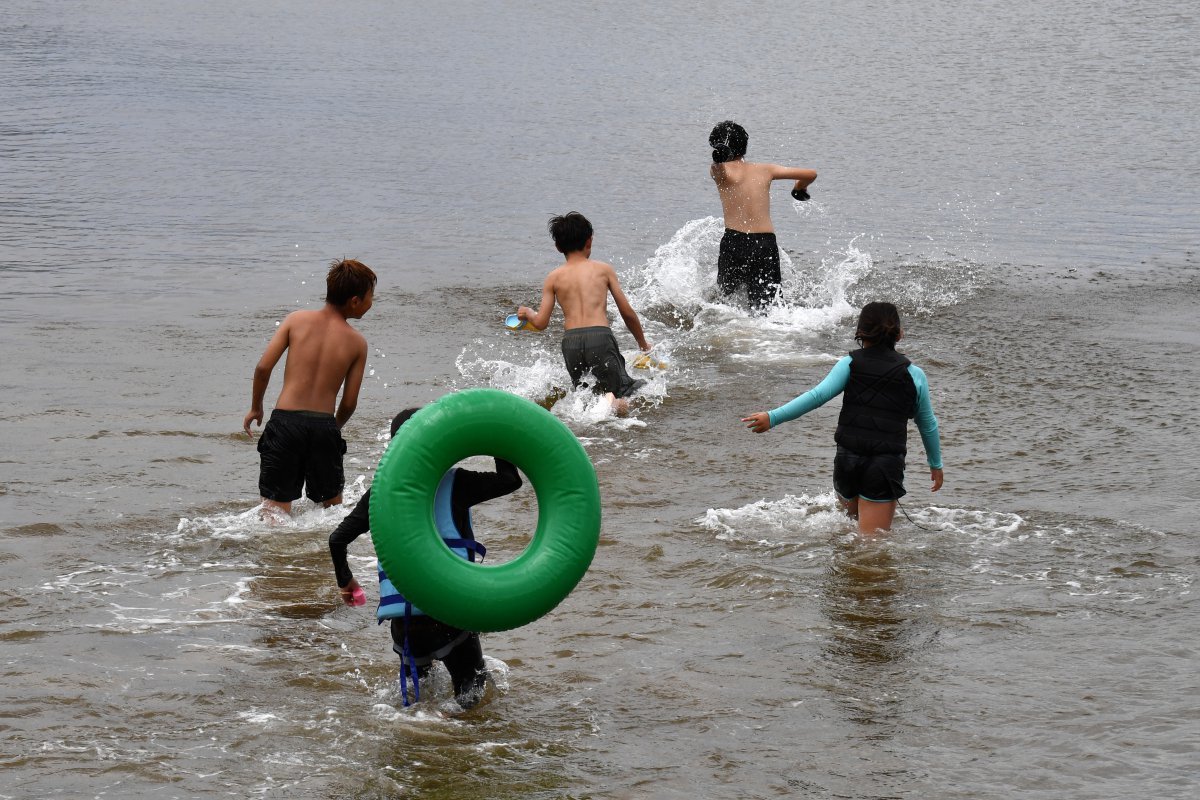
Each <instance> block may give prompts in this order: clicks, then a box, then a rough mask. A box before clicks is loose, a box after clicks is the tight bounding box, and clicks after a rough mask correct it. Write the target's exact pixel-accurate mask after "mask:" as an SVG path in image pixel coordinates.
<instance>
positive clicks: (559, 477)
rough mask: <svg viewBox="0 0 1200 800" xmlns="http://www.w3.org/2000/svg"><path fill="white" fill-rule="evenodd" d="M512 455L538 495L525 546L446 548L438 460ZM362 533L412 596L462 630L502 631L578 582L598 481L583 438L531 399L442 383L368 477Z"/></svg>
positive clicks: (589, 550) (590, 550) (596, 528)
mask: <svg viewBox="0 0 1200 800" xmlns="http://www.w3.org/2000/svg"><path fill="white" fill-rule="evenodd" d="M477 455H484V456H494V457H496V458H503V459H505V460H507V461H511V462H512V463H514V464H516V465H517V467H518V469H520V470H521V471H522V472H523V473H525V476H526V477H527V478H528V479H529V482H530V483H531V484H533V488H534V492H535V493H536V495H537V504H538V522H537V530H536V531H534V534H533V539H532V541H531V542H530V543H529V546H528V547H526V548H525V551H524V552H523V553H521V554H520V555H519V556H517V557H516V558H514V559H513V560H512V561H509V562H507V563H505V564H498V565H496V566H491V565H488V564H478V563H471V562H469V561H467V560H465V559H463V558H460V557H459V556H457V555H455V554H454V553H453V552H451V550H450V548H448V547H447V546H446V544H445V542H444V541H443V540H442V537H441V536H440V535H439V534H438V531H437V527H436V525H435V524H434V510H433V500H434V493H435V492H436V491H437V486H438V482H439V481H440V480H441V478H442V475H444V474H445V473H446V470H448V469H450V468H451V467H453V466H454V465H455V464H457V463H458V462H459V461H461V460H463V459H464V458H469V457H470V456H477ZM371 538H372V540H374V542H375V552H376V554H377V555H378V556H379V561H380V563H381V564H382V565H383V569H384V571H385V572H387V574H388V577H389V578H391V580H392V583H393V584H395V586H396V589H397V590H399V591H400V592H401V593H402V594H403V595H404V596H405V597H406V598H407V599H408V600H409V601H410V602H412V604H413V605H415V606H417V607H418V608H420V609H421V610H422V611H424V612H426V613H427V614H429V615H430V616H431V617H433V618H434V619H437V620H440V621H442V622H445V623H447V624H449V625H453V626H455V627H458V628H463V629H464V630H469V631H503V630H508V629H510V628H517V627H520V626H522V625H526V624H528V623H530V622H533V621H534V620H535V619H537V618H538V617H541V616H542V615H544V614H546V613H547V612H549V611H550V610H551V609H553V608H554V607H555V606H556V605H558V604H559V603H560V602H561V601H562V600H563V598H565V597H566V596H567V595H568V594H570V593H571V590H572V589H574V588H575V585H576V584H578V583H579V581H580V579H581V578H582V577H583V575H584V573H586V572H587V569H588V566H589V565H590V564H591V563H592V557H593V556H594V555H595V554H596V545H597V543H598V542H599V539H600V487H599V484H598V483H597V481H596V470H595V468H593V467H592V462H591V459H589V458H588V455H587V452H586V451H585V450H584V449H583V445H581V444H580V443H579V440H578V439H576V438H575V434H573V433H571V431H570V429H569V428H567V426H566V425H564V424H563V423H562V422H561V421H559V419H558V418H557V417H555V416H554V415H553V414H551V413H550V412H549V411H547V410H546V409H544V408H542V407H541V406H538V405H536V404H535V403H531V402H530V401H528V400H525V399H523V398H520V397H517V396H516V395H512V394H509V393H508V392H502V391H500V390H498V389H466V390H464V391H461V392H456V393H454V394H449V395H446V396H445V397H442V398H440V399H438V400H437V401H436V402H434V403H431V404H429V405H427V406H425V407H424V408H422V409H421V410H420V411H418V412H417V413H416V414H414V415H413V416H412V417H410V418H409V420H408V421H407V422H405V423H404V425H403V426H402V427H401V428H400V430H399V431H397V432H396V437H395V438H394V439H393V440H392V442H391V444H390V445H389V446H388V448H387V451H386V452H385V453H384V454H383V459H382V460H381V461H380V462H379V468H378V469H377V470H376V472H375V481H374V483H373V484H372V485H371Z"/></svg>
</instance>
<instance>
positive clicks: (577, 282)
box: [517, 211, 650, 413]
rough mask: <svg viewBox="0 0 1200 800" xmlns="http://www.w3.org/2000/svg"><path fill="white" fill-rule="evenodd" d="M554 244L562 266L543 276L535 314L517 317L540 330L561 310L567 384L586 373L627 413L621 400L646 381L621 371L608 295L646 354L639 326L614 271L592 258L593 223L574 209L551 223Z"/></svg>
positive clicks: (622, 365) (527, 310) (647, 347)
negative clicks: (540, 294)
mask: <svg viewBox="0 0 1200 800" xmlns="http://www.w3.org/2000/svg"><path fill="white" fill-rule="evenodd" d="M549 228H550V236H551V237H553V239H554V246H555V247H556V248H557V249H558V252H560V253H562V254H563V256H564V257H565V258H566V262H565V263H563V265H562V266H560V267H558V268H557V269H555V270H553V271H552V272H551V273H550V274H549V275H547V276H546V281H545V282H544V283H543V284H542V304H541V306H540V307H539V308H538V310H537V312H536V313H534V310H533V309H532V308H528V307H527V306H521V307H520V308H518V309H517V316H518V317H519V318H520V319H523V320H525V321H527V322H529V323H530V324H531V325H532V326H533V327H535V328H537V329H539V330H541V329H542V328H545V327H546V326H547V325H548V324H550V314H551V312H553V311H554V303H555V301H556V300H557V301H558V305H559V306H560V307H561V308H562V311H563V328H564V329H565V330H566V332H565V333H564V334H563V340H562V353H563V360H564V361H566V364H567V372H569V373H570V375H571V382H572V383H573V384H574V385H575V386H579V381H580V379H581V378H582V376H583V374H584V373H585V372H590V373H591V375H592V377H593V378H594V379H595V381H596V387H595V388H596V389H597V390H598V391H602V392H605V393H607V394H608V396H609V401H610V402H612V404H613V406H614V408H615V409H616V410H617V411H618V412H620V413H623V412H624V411H625V410H627V409H628V401H626V400H625V398H627V397H629V396H630V395H631V394H633V393H634V392H636V391H637V390H638V388H639V387H641V386H642V385H643V384H644V383H645V381H640V380H634V379H633V378H631V377H629V373H628V372H626V370H625V359H624V358H623V357H622V356H621V350H620V348H618V347H617V339H616V337H615V336H613V333H612V329H611V328H609V326H608V296H609V294H612V298H613V300H615V301H616V303H617V311H618V312H619V313H620V315H621V319H623V320H624V321H625V327H627V328H628V329H629V332H630V333H632V334H633V338H634V339H636V340H637V343H638V347H640V348H641V349H642V350H644V351H649V350H650V343H649V342H647V341H646V334H645V333H644V332H643V331H642V322H641V320H640V319H638V315H637V312H635V311H634V310H633V306H631V305H629V300H628V299H627V298H626V297H625V293H624V292H623V291H621V284H620V282H619V281H618V280H617V273H616V271H615V270H614V269H613V268H612V266H610V265H609V264H605V263H604V262H602V261H593V260H592V223H590V222H588V221H587V218H586V217H584V216H583V215H582V214H580V213H579V212H578V211H572V212H571V213H569V214H566V215H564V216H561V217H552V218H551V219H550V224H549Z"/></svg>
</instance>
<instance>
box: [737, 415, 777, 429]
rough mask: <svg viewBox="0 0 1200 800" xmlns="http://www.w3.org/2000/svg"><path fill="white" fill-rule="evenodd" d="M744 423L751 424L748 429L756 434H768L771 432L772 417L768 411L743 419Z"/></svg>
mask: <svg viewBox="0 0 1200 800" xmlns="http://www.w3.org/2000/svg"><path fill="white" fill-rule="evenodd" d="M742 422H747V423H749V424H748V425H747V426H746V427H747V428H749V429H750V430H752V431H754V432H755V433H766V432H767V431H769V430H771V415H770V414H768V413H767V412H766V411H759V412H758V413H757V414H751V415H750V416H748V417H742Z"/></svg>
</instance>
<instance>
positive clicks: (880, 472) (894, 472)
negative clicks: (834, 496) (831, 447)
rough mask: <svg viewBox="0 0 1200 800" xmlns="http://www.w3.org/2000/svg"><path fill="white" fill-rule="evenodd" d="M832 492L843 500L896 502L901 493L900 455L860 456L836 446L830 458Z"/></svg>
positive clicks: (902, 489) (902, 457) (901, 472)
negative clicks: (833, 454)
mask: <svg viewBox="0 0 1200 800" xmlns="http://www.w3.org/2000/svg"><path fill="white" fill-rule="evenodd" d="M833 490H834V491H835V492H837V493H838V494H839V495H841V497H842V499H843V500H853V499H854V498H856V497H858V498H862V499H863V500H870V501H872V502H875V503H887V502H891V501H893V500H899V499H900V498H901V497H904V495H906V494H908V492H906V491H905V490H904V454H903V453H880V454H878V455H872V456H864V455H859V454H858V453H855V452H854V451H853V450H847V449H846V448H844V447H842V446H841V445H838V449H837V454H836V455H835V456H834V457H833Z"/></svg>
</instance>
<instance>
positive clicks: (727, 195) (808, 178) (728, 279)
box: [708, 120, 817, 311]
mask: <svg viewBox="0 0 1200 800" xmlns="http://www.w3.org/2000/svg"><path fill="white" fill-rule="evenodd" d="M708 143H709V145H710V146H711V147H712V148H713V151H712V157H713V164H712V166H711V167H709V174H710V175H712V179H713V180H714V181H716V184H717V191H718V193H720V195H721V208H722V210H723V211H724V214H725V235H724V236H723V237H722V238H721V251H720V255H719V257H718V259H717V288H719V289H720V290H721V292H722V293H723V294H732V293H733V292H734V291H736V290H737V288H738V287H739V286H743V285H744V286H745V287H746V294H747V296H748V298H749V300H750V308H751V309H752V310H755V311H761V310H762V309H763V308H764V307H765V306H767V305H769V304H770V303H772V302H774V300H775V297H776V295H777V294H778V293H779V284H780V281H781V277H780V274H779V245H778V243H776V241H775V228H774V226H772V225H771V182H772V181H777V180H793V181H795V182H796V185H795V186H794V187H793V188H792V197H794V198H796V199H797V200H807V199H808V192H806V191H805V189H807V187H808V185H809V184H810V183H812V182H813V181H815V180H816V179H817V173H816V172H815V171H814V170H811V169H800V168H799V167H781V166H779V165H778V164H755V163H753V162H750V161H745V160H744V159H743V156H745V155H746V147H747V145H748V144H749V143H750V137H749V135H748V134H747V133H746V129H745V128H743V127H742V126H741V125H738V124H737V123H736V122H731V121H729V120H726V121H725V122H721V123H718V124H717V126H716V127H715V128H713V129H712V133H710V134H709V135H708Z"/></svg>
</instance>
